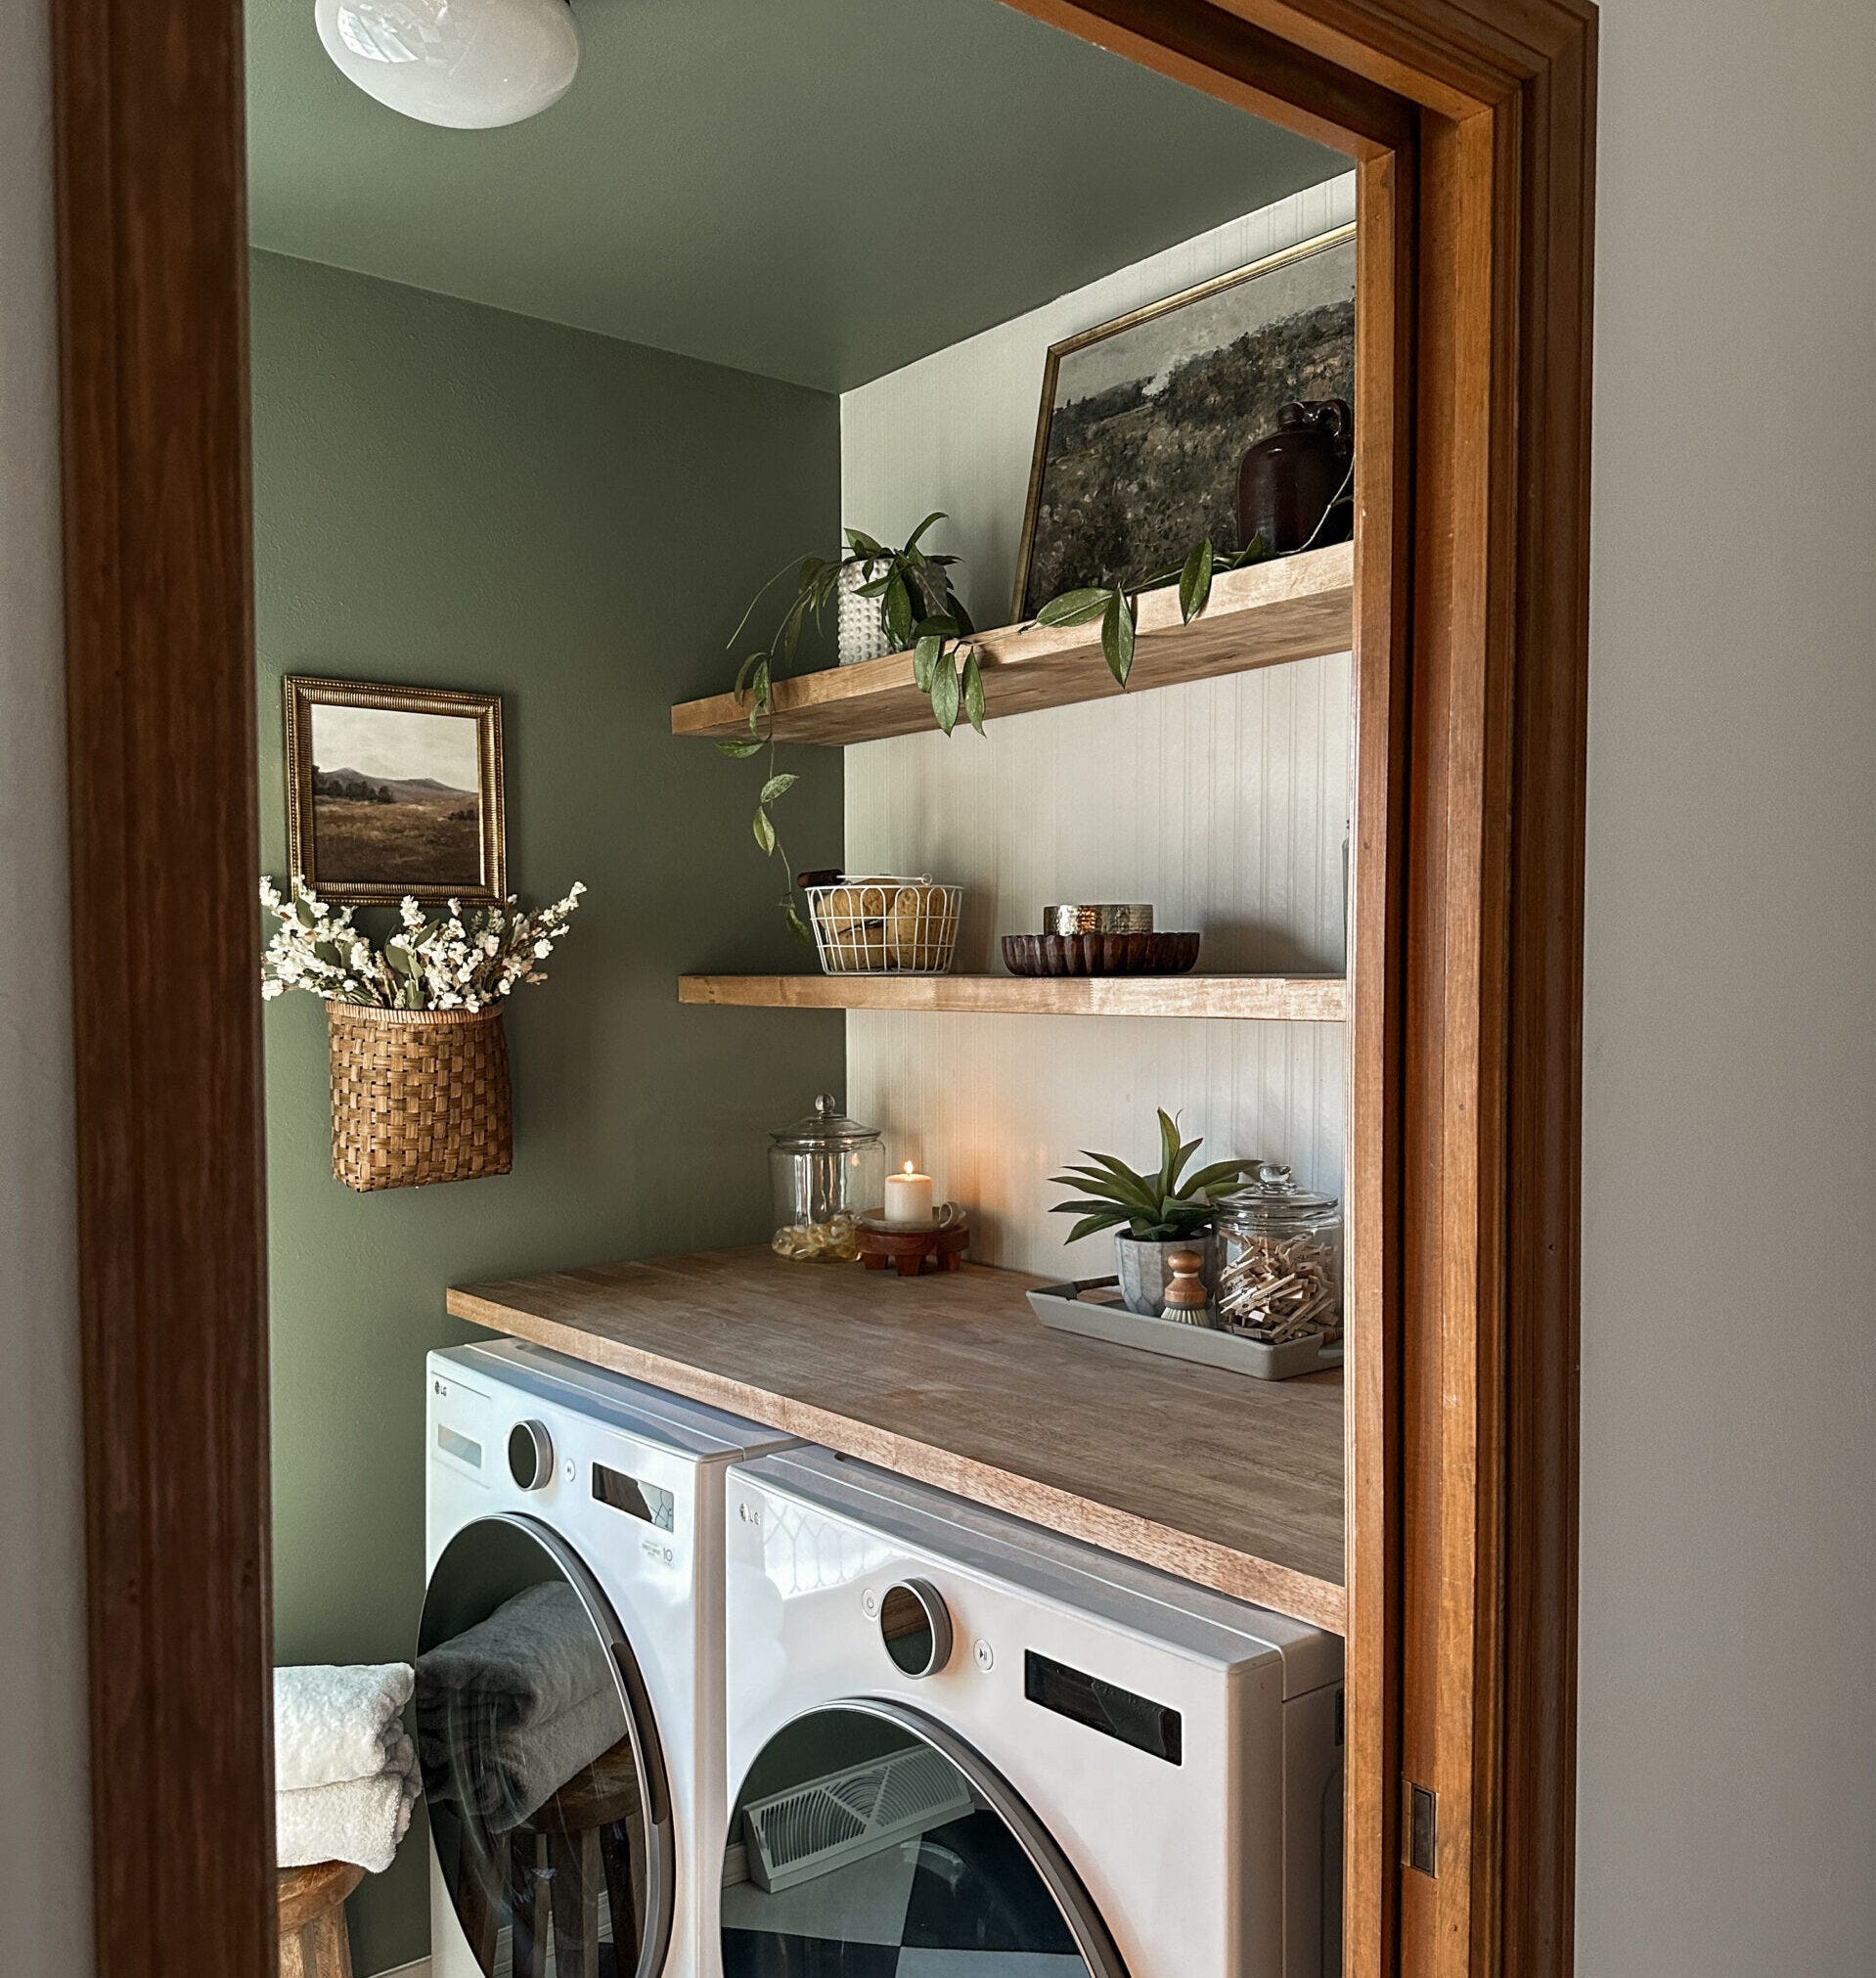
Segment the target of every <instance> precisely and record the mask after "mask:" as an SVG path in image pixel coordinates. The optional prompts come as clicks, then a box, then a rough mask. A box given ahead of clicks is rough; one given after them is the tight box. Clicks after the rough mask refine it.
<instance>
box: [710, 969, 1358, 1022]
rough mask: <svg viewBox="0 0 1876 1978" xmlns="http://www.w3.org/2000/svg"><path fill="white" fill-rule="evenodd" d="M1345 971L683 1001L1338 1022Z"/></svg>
mask: <svg viewBox="0 0 1876 1978" xmlns="http://www.w3.org/2000/svg"><path fill="white" fill-rule="evenodd" d="M1348 1000H1349V999H1348V983H1347V982H1346V981H1345V980H1344V979H1343V977H1341V976H1340V975H1068V976H1060V975H1044V976H1029V975H681V976H679V978H678V1001H679V1002H680V1003H714V1004H718V1005H721V1006H723V1007H725V1008H734V1009H744V1010H940V1011H960V1012H961V1013H964V1014H969V1015H978V1016H1224V1017H1236V1018H1245V1017H1264V1018H1272V1019H1275V1020H1278V1021H1283V1022H1291V1023H1339V1022H1341V1021H1342V1020H1343V1018H1344V1017H1346V1016H1347V1015H1348Z"/></svg>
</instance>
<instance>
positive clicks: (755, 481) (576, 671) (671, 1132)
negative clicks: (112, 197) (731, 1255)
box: [252, 254, 842, 1974]
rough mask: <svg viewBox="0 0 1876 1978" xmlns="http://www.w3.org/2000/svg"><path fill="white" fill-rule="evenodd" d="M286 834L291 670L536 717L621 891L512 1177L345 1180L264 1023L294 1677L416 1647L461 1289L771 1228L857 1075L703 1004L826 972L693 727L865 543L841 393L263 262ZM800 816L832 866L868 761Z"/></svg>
mask: <svg viewBox="0 0 1876 1978" xmlns="http://www.w3.org/2000/svg"><path fill="white" fill-rule="evenodd" d="M252 329H253V399H254V515H255V564H256V645H257V648H258V652H259V659H260V680H259V697H260V788H261V829H262V847H263V852H264V856H265V858H266V862H267V867H268V870H269V871H270V872H273V873H276V874H280V873H283V872H284V871H285V869H286V845H285V820H284V805H283V790H282V760H281V758H282V749H281V726H280V688H279V682H280V677H281V675H282V674H284V673H290V672H310V673H333V674H338V675H341V676H353V677H358V678H365V679H382V680H388V681H394V682H410V683H418V684H423V685H426V686H439V687H443V686H447V687H469V688H478V689H490V688H492V689H496V690H499V691H500V692H501V694H502V695H503V697H504V705H503V718H504V724H505V741H506V745H507V757H508V826H509V857H510V875H511V887H512V889H514V890H516V891H518V892H519V893H520V894H521V895H522V897H523V898H525V899H539V898H542V897H547V896H558V894H559V893H561V892H563V891H564V890H565V888H566V886H567V884H568V883H569V882H570V881H571V880H573V879H575V878H582V879H584V880H586V882H587V884H588V886H589V888H590V889H591V890H590V891H589V893H588V895H587V897H586V900H585V901H584V903H583V905H582V908H581V911H580V913H579V915H578V916H577V918H576V919H575V922H574V924H573V928H572V931H571V934H570V935H569V937H568V940H567V942H566V945H565V946H564V947H563V948H562V949H561V951H560V953H559V954H558V956H557V957H556V959H555V961H554V963H553V964H552V965H551V966H552V980H550V981H549V982H547V983H546V984H544V985H542V986H540V987H538V988H534V989H528V990H525V991H523V992H521V993H520V994H518V995H517V996H516V998H515V1001H514V1006H513V1007H512V1008H511V1010H510V1012H509V1016H508V1025H509V1035H510V1047H511V1051H512V1055H513V1062H514V1173H513V1174H512V1175H510V1176H507V1177H504V1178H502V1179H500V1180H490V1181H481V1182H471V1183H459V1184H456V1185H454V1186H451V1187H443V1188H429V1189H416V1190H409V1191H393V1192H388V1193H383V1194H373V1195H359V1194H354V1193H352V1192H351V1191H348V1190H346V1189H344V1188H342V1187H341V1186H340V1185H339V1184H338V1183H337V1182H335V1181H334V1179H333V1177H332V1172H331V1167H330V1147H329V1142H328V1133H329V1117H330V1115H329V1109H328V1101H327V1067H326V1042H325V1019H324V1012H323V1011H322V1010H321V1009H320V1007H319V1006H318V1005H316V1004H315V1003H314V1002H313V1000H312V999H311V998H310V997H305V996H289V997H286V998H284V999H282V1000H281V1001H280V1002H278V1003H275V1004H270V1005H269V1006H268V1008H267V1012H266V1072H267V1081H266V1092H267V1161H268V1168H267V1184H268V1204H269V1215H268V1223H269V1240H270V1243H271V1251H272V1257H271V1280H272V1297H273V1442H274V1548H275V1550H274V1590H275V1615H276V1643H275V1646H276V1654H277V1658H278V1659H279V1660H280V1661H282V1662H309V1661H339V1662H349V1661H362V1662H376V1661H387V1660H399V1659H402V1658H404V1657H406V1656H407V1655H408V1654H409V1653H410V1648H411V1643H412V1640H413V1636H414V1632H415V1629H416V1624H417V1616H418V1608H419V1603H420V1600H421V1598H422V1595H423V1585H424V1575H423V1565H424V1561H423V1542H424V1530H423V1520H424V1461H423V1444H424V1389H423V1362H424V1353H425V1351H426V1350H428V1349H429V1348H431V1347H434V1346H439V1345H447V1344H453V1343H456V1342H457V1341H459V1340H460V1339H462V1338H463V1337H465V1336H468V1335H467V1329H466V1328H463V1327H460V1326H455V1325H454V1324H453V1323H451V1322H449V1321H448V1320H446V1319H445V1317H444V1315H443V1309H442V1307H443V1291H444V1287H445V1286H446V1285H448V1284H449V1283H451V1282H453V1281H461V1280H466V1279H475V1278H482V1277H488V1276H491V1275H496V1274H504V1273H511V1272H518V1271H532V1270H543V1269H549V1268H553V1267H557V1266H560V1265H579V1264H592V1263H600V1262H603V1261H605V1260H607V1259H612V1258H619V1257H632V1256H644V1255H651V1254H655V1253H657V1252H661V1251H670V1250H678V1249H684V1248H687V1247H691V1246H698V1247H709V1246H714V1245H719V1244H724V1243H732V1242H738V1241H748V1240H752V1239H755V1238H757V1237H759V1236H761V1235H762V1234H764V1232H765V1230H766V1227H767V1221H766V1219H767V1212H768V1183H767V1175H766V1155H765V1149H766V1146H767V1142H766V1140H765V1131H766V1129H768V1128H770V1127H774V1126H777V1125H780V1124H782V1122H783V1121H785V1120H788V1119H791V1118H793V1117H795V1116H796V1115H798V1114H799V1113H801V1112H803V1111H805V1110H806V1109H807V1107H808V1104H809V1102H810V1101H811V1099H812V1097H813V1094H814V1093H815V1092H816V1091H817V1090H818V1089H820V1088H822V1087H825V1086H829V1085H831V1086H834V1087H836V1088H837V1087H838V1085H839V1082H840V1067H841V1052H842V1043H841V1035H842V1033H841V1020H840V1018H839V1016H838V1015H832V1014H830V1015H826V1016H817V1015H812V1014H805V1013H793V1012H789V1013H778V1012H767V1011H710V1010H680V1009H679V1008H678V1006H677V1003H676V988H675V982H676V977H677V976H678V974H679V973H680V972H681V971H682V970H684V969H686V968H695V967H719V968H724V967H750V968H763V967H788V966H799V957H798V956H797V955H794V954H793V953H792V951H791V950H790V948H789V944H788V941H787V937H786V933H785V930H782V927H781V921H780V916H779V915H778V914H776V913H775V911H774V909H773V906H772V901H773V899H774V897H775V893H776V890H777V885H776V880H775V878H774V877H772V876H771V873H770V872H769V870H768V869H767V868H765V866H764V865H763V862H762V860H761V859H760V857H759V856H758V855H757V853H756V850H755V847H754V845H753V843H752V841H751V839H750V835H749V829H748V812H749V808H750V803H751V800H752V789H753V782H754V779H755V766H754V765H752V764H732V763H730V762H727V761H725V760H724V759H723V758H722V757H720V756H719V755H718V754H717V753H716V752H715V751H714V750H712V749H709V748H707V747H704V746H702V745H701V744H698V743H694V742H693V743H690V744H681V743H679V742H674V741H673V740H672V739H671V737H670V735H669V733H668V709H669V704H670V702H671V701H672V700H674V699H681V698H684V697H688V696H691V695H694V694H698V693H701V692H704V691H706V690H708V689H710V688H712V687H713V686H715V685H717V684H720V681H721V678H722V675H723V672H724V662H723V650H722V649H723V645H724V641H725V640H726V639H727V638H728V637H729V635H730V633H731V631H732V629H733V627H734V625H735V622H736V619H737V615H738V613H739V612H740V610H741V607H742V606H743V604H744V603H745V602H746V600H747V598H748V597H749V595H750V594H751V593H752V592H753V591H754V590H755V588H756V586H757V585H758V584H759V583H760V582H761V581H762V580H763V579H764V578H766V577H767V576H769V575H770V574H771V573H772V572H773V571H774V570H775V569H776V568H777V567H778V566H779V565H780V564H782V562H785V561H786V559H787V558H788V557H790V556H791V555H799V554H801V553H802V552H803V551H804V550H807V549H809V548H812V547H815V546H818V545H825V544H826V543H827V542H830V541H831V540H832V539H833V535H834V530H835V525H836V522H837V519H838V487H839V416H838V404H837V401H836V400H835V399H833V398H832V397H830V396H827V395H826V394H823V393H819V392H815V391H809V390H805V389H801V388H799V387H796V386H792V385H785V384H780V383H776V382H770V381H768V380H764V379H759V378H755V377H752V376H749V375H747V374H745V373H740V372H735V371H727V370H722V369H719V368H716V367H714V366H711V365H707V364H701V363H697V362H694V361H692V360H690V359H686V358H680V357H674V356H669V355H666V354H663V353H660V352H656V351H652V350H648V349H644V348H641V347H639V346H637V345H633V344H627V343H621V342H617V341H614V340H611V339H609V338H606V337H596V336H591V335H587V334H584V333H581V332H577V331H571V330H566V329H561V328H558V327H556V326H553V325H549V324H546V323H541V322H537V321H534V320H531V319H529V318H526V317H521V316H514V315H509V314H505V313H503V312H501V311H498V310H492V309H487V308H482V307H479V306H477V305H474V304H471V303H465V302H458V301H453V300H447V299H444V298H441V297H438V296H434V295H428V294H424V293H422V292H419V291H417V290H413V289H406V288H400V287H397V286H395V285H393V284H389V283H384V282H379V281H375V280H371V279H368V278H366V277H362V276H357V275H351V274H346V273H341V272H339V271H337V270H335V269H331V268H325V267H320V266H316V265H314V264H313V263H310V262H303V261H294V260H289V259H285V258H282V257H280V256H276V255H271V254H257V255H256V256H255V257H254V261H253V287H252ZM795 767H797V768H799V769H802V770H804V771H809V772H811V774H809V775H808V776H806V777H805V778H804V781H803V783H802V784H801V786H800V787H798V789H797V790H796V791H794V792H793V793H792V794H791V795H790V797H789V799H788V808H789V812H790V816H789V826H790V836H791V848H793V849H795V850H796V851H797V852H798V853H801V854H810V855H812V856H811V860H810V862H811V863H813V862H819V863H824V864H833V863H837V862H838V859H839V856H840V829H841V827H840V814H841V782H840V757H839V755H838V754H837V753H836V752H831V751H816V752H814V756H813V760H812V761H807V762H799V763H796V764H795ZM424 1902H425V1898H424V1840H423V1836H422V1833H421V1830H420V1831H418V1832H417V1833H414V1835H413V1837H412V1839H411V1840H410V1841H409V1842H407V1843H406V1845H405V1847H404V1849H403V1851H402V1853H401V1855H400V1857H399V1859H398V1862H397V1865H396V1866H394V1867H393V1869H392V1870H391V1872H390V1873H389V1874H388V1875H387V1876H385V1877H383V1878H381V1879H379V1880H368V1881H367V1883H366V1885H365V1887H364V1888H363V1889H361V1890H360V1892H359V1894H358V1896H357V1897H356V1898H355V1899H354V1902H353V1906H352V1908H353V1929H354V1936H355V1943H356V1949H357V1964H358V1969H359V1971H360V1973H361V1974H368V1973H373V1972H378V1971H382V1970H384V1969H387V1968H389V1967H391V1966H394V1965H396V1964H399V1963H401V1962H403V1961H405V1960H407V1959H409V1958H413V1957H417V1956H422V1955H423V1954H424V1950H425V1948H426V1924H425V1916H424Z"/></svg>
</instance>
